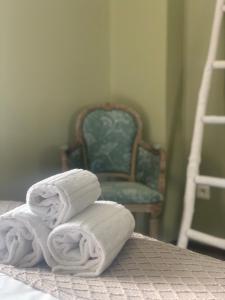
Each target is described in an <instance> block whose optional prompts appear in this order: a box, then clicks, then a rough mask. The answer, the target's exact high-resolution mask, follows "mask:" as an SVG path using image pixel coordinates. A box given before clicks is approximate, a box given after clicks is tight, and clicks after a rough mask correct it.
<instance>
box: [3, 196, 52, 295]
mask: <svg viewBox="0 0 225 300" xmlns="http://www.w3.org/2000/svg"><path fill="white" fill-rule="evenodd" d="M21 204H23V202H17V201H3V200H2V201H0V214H4V213H5V212H7V211H9V210H11V209H13V208H15V207H17V206H19V205H21ZM15 295H16V300H56V298H54V297H53V296H51V295H49V294H46V293H43V292H41V291H38V290H36V289H33V288H32V287H30V286H29V285H26V284H24V283H22V282H21V281H18V280H15V279H13V278H10V277H9V276H7V275H5V274H2V273H0V299H1V300H15Z"/></svg>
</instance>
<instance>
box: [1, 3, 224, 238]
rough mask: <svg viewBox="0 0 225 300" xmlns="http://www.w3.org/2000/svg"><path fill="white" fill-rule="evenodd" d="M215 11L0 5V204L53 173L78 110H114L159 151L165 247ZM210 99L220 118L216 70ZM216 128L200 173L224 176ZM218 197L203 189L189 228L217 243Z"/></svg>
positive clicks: (187, 6) (167, 6) (178, 203)
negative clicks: (136, 116) (136, 117)
mask: <svg viewBox="0 0 225 300" xmlns="http://www.w3.org/2000/svg"><path fill="white" fill-rule="evenodd" d="M214 4H215V1H214V0H198V1H196V0H167V1H165V0H157V1H156V0H93V1H90V0H76V1H74V0H67V1H61V0H39V1H36V0H20V1H17V0H0V66H1V67H0V122H1V124H0V139H1V147H0V158H1V168H0V178H1V180H0V198H1V199H4V198H5V199H18V200H20V199H24V197H25V192H26V189H27V188H28V187H29V186H30V185H31V184H32V183H33V182H35V181H37V180H39V179H40V178H43V177H45V176H48V175H50V174H52V173H54V172H56V171H58V170H59V168H60V162H59V147H60V145H62V144H64V143H66V142H68V140H70V139H71V136H72V134H73V126H74V120H75V117H76V114H77V112H78V111H79V110H80V109H81V108H82V107H84V106H86V105H90V104H94V103H99V102H104V101H107V100H112V101H115V102H123V103H125V104H128V105H131V106H133V107H134V108H135V109H137V110H138V111H139V113H140V114H141V116H142V117H143V120H144V138H145V139H146V140H147V141H152V142H153V143H159V144H161V145H162V146H163V147H164V148H165V149H166V150H167V161H168V167H167V190H166V198H165V206H164V214H163V218H162V235H161V238H163V239H165V240H174V239H175V238H176V236H177V232H178V229H179V222H180V216H181V208H182V202H183V189H184V183H185V172H186V166H187V158H188V154H189V150H190V142H191V135H192V129H193V120H194V113H195V107H196V101H197V94H198V89H199V86H200V80H201V75H202V71H203V67H204V64H205V60H206V55H207V50H208V43H209V36H210V30H211V21H212V16H213V10H214ZM223 53H224V49H223V46H221V49H220V53H219V55H220V56H221V57H222V55H223ZM211 99H212V100H213V102H212V103H211V104H210V106H209V110H210V111H211V112H213V113H221V114H223V113H224V110H225V108H224V76H223V75H222V72H221V73H219V74H218V75H217V76H216V78H215V80H214V86H213V89H212V92H211ZM223 129H224V128H222V127H221V128H217V129H216V130H215V129H210V128H209V129H208V128H207V131H206V138H205V146H206V149H205V150H204V152H203V164H202V172H204V173H207V174H211V175H218V176H224V177H225V162H224V160H223V153H224V150H225V149H224V148H225V141H224V138H223V137H224V131H223ZM218 136H219V137H220V141H219V143H220V144H219V145H218V138H217V137H218ZM223 198H224V194H223V193H222V191H215V190H212V200H210V201H206V200H204V201H203V200H198V202H197V211H196V216H195V220H194V226H195V227H196V228H199V229H204V228H206V230H208V231H209V232H211V233H216V234H218V235H221V236H222V235H223V226H224V221H223V215H224V213H223V212H224V210H225V203H224V201H223ZM212 216H213V217H212ZM215 216H216V217H215Z"/></svg>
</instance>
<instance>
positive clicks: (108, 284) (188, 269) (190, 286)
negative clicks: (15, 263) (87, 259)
mask: <svg viewBox="0 0 225 300" xmlns="http://www.w3.org/2000/svg"><path fill="white" fill-rule="evenodd" d="M0 273H3V274H6V275H7V276H9V277H10V278H13V279H16V280H18V281H20V282H22V283H24V284H26V285H28V286H30V287H32V288H34V289H37V290H40V291H42V292H43V293H46V294H50V295H52V296H53V297H55V298H57V299H62V300H73V299H79V300H81V299H82V300H83V299H92V300H95V299H96V300H97V299H98V300H99V299H104V300H110V299H112V300H125V299H126V300H127V299H129V300H131V299H133V300H136V299H137V300H139V299H140V300H141V299H151V300H161V299H166V300H173V299H174V300H175V299H185V300H192V299H193V300H194V299H203V300H204V299H210V300H211V299H225V262H222V261H219V260H216V259H214V258H211V257H207V256H204V255H201V254H198V253H194V252H191V251H189V250H185V249H180V248H178V247H176V246H173V245H170V244H166V243H163V242H160V241H157V240H154V239H151V238H149V237H146V236H143V235H140V234H134V235H133V236H132V237H131V238H130V239H129V240H128V242H127V243H126V245H125V246H124V248H123V249H122V251H121V252H120V254H119V255H118V256H117V258H116V259H115V261H114V262H113V264H112V265H111V266H110V267H109V268H108V269H107V270H106V271H105V272H104V273H103V274H102V275H101V276H100V277H97V278H81V277H75V276H73V275H62V274H54V273H52V272H51V271H50V270H49V269H48V268H47V266H45V265H42V266H39V267H36V268H31V269H19V268H15V267H12V266H6V265H0ZM0 299H4V298H2V297H1V291H0ZM40 299H41V300H42V298H40ZM7 300H8V299H7ZM9 300H10V299H9ZM24 300H26V298H24ZM43 300H45V299H43Z"/></svg>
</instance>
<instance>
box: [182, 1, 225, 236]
mask: <svg viewBox="0 0 225 300" xmlns="http://www.w3.org/2000/svg"><path fill="white" fill-rule="evenodd" d="M215 2H216V1H214V0H198V1H195V0H186V1H185V26H184V28H185V41H184V46H185V47H184V49H185V52H184V70H185V71H184V80H183V82H184V89H183V93H184V97H183V101H184V104H185V106H184V111H185V139H186V141H185V145H186V157H187V155H188V154H189V150H190V142H191V136H192V130H193V122H194V112H195V108H196V101H197V96H198V91H199V87H200V83H201V78H202V72H203V68H204V65H205V62H206V57H207V52H208V47H209V39H210V34H211V28H212V20H213V13H214V5H215ZM223 27H224V26H223ZM220 40H221V45H220V49H219V51H218V58H220V59H222V58H223V59H224V57H225V55H224V54H225V51H224V45H223V44H224V43H223V42H222V41H223V40H224V30H223V32H222V34H221V39H220ZM224 98H225V91H224V71H216V72H215V73H214V76H213V83H212V88H211V92H210V99H209V105H208V113H209V114H214V115H216V114H218V115H224V114H225V101H224ZM224 129H225V128H224V126H215V125H214V126H211V125H208V126H207V127H206V130H205V135H204V145H203V155H202V158H203V159H202V165H201V173H202V174H204V175H212V176H213V175H214V176H217V177H225V160H224V152H225V138H224V137H225V134H224ZM185 163H186V161H185ZM224 199H225V193H224V191H223V190H220V189H211V200H201V199H198V201H197V202H196V214H195V217H194V224H193V227H195V228H196V229H199V230H202V231H204V232H207V233H210V234H215V235H218V236H222V237H225V234H224V228H225V221H224V212H225V201H224Z"/></svg>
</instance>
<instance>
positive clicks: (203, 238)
mask: <svg viewBox="0 0 225 300" xmlns="http://www.w3.org/2000/svg"><path fill="white" fill-rule="evenodd" d="M187 235H188V237H189V238H190V239H192V240H194V241H198V242H201V243H204V244H207V245H210V246H214V247H218V248H221V249H224V250H225V239H222V238H218V237H215V236H213V235H210V234H206V233H203V232H200V231H197V230H194V229H189V230H188V232H187Z"/></svg>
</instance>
